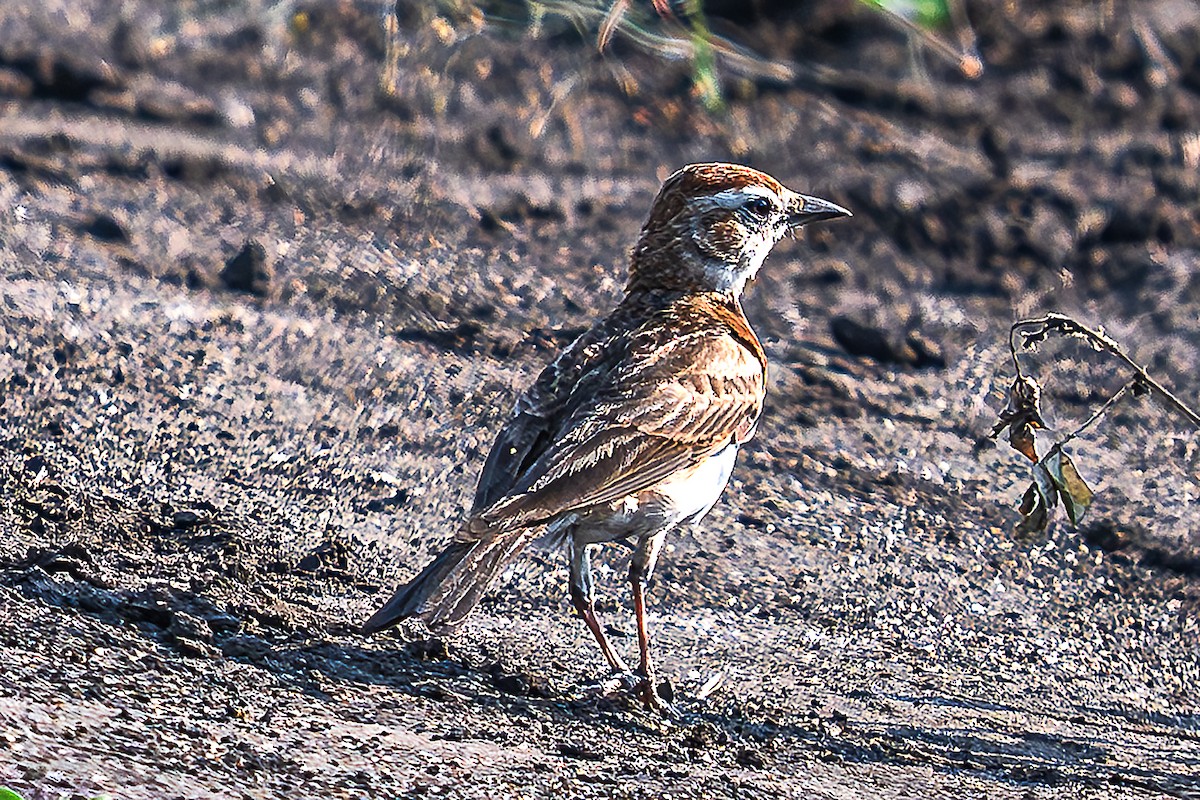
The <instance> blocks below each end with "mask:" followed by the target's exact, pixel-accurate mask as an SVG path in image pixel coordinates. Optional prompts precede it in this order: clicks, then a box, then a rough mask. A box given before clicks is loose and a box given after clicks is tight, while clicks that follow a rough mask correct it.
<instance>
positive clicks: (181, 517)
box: [171, 509, 210, 528]
mask: <svg viewBox="0 0 1200 800" xmlns="http://www.w3.org/2000/svg"><path fill="white" fill-rule="evenodd" d="M208 522H210V519H209V517H208V515H207V514H205V513H204V512H202V511H193V510H192V509H182V510H180V511H176V512H175V513H174V514H172V515H171V524H172V525H174V526H175V527H176V528H194V527H196V526H197V525H204V524H207V523H208Z"/></svg>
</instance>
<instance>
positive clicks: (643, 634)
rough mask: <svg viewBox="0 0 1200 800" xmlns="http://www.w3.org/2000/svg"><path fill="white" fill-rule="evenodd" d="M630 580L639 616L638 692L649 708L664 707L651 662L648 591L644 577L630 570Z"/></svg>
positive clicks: (636, 614) (635, 607)
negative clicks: (647, 610) (643, 580)
mask: <svg viewBox="0 0 1200 800" xmlns="http://www.w3.org/2000/svg"><path fill="white" fill-rule="evenodd" d="M629 582H630V584H631V585H632V587H633V613H634V616H636V617H637V635H638V670H637V671H638V675H639V676H641V680H640V681H639V682H638V685H637V694H638V697H639V698H641V701H642V702H643V703H645V704H646V707H647V708H655V709H661V708H662V700H661V699H660V698H659V696H658V691H657V689H656V688H655V686H654V666H653V665H652V664H651V663H650V632H649V631H648V630H647V629H646V593H645V591H644V589H643V585H642V577H641V575H639V574H638V573H637V572H635V571H633V570H630V575H629Z"/></svg>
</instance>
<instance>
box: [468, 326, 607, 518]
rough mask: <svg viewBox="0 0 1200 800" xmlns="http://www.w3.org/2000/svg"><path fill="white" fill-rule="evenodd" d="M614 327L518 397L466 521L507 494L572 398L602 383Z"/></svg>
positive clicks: (586, 340)
mask: <svg viewBox="0 0 1200 800" xmlns="http://www.w3.org/2000/svg"><path fill="white" fill-rule="evenodd" d="M619 322H620V320H619V319H613V318H609V319H606V320H605V321H604V322H603V323H601V324H600V325H597V326H596V327H595V328H592V329H591V330H590V331H588V332H587V333H585V334H583V335H582V336H580V337H579V338H578V339H576V340H575V341H574V342H572V343H571V344H570V345H569V346H568V347H567V349H566V350H564V351H563V352H562V353H561V354H560V355H559V357H558V358H556V359H555V360H554V361H553V362H552V363H551V364H549V365H547V366H546V368H545V369H543V370H542V372H541V374H539V375H538V378H537V380H536V381H534V383H533V385H532V386H530V387H529V388H528V389H527V390H526V391H525V392H524V393H523V394H522V395H521V396H520V397H519V398H518V400H517V409H516V412H515V413H514V415H513V417H512V418H511V419H510V420H509V421H508V422H507V423H506V424H505V426H504V428H503V429H502V430H501V431H500V433H499V434H498V435H497V436H496V441H495V443H494V444H493V445H492V449H491V451H490V452H489V453H488V457H487V461H486V462H485V463H484V465H483V470H482V472H481V473H480V475H479V485H478V486H477V487H476V489H475V500H474V502H473V503H472V505H471V516H475V515H476V514H477V513H478V512H480V511H482V510H483V509H485V508H487V507H488V506H490V505H492V504H494V503H495V502H496V501H497V500H499V499H500V498H502V497H504V496H505V495H507V494H509V493H511V492H512V490H513V488H514V487H515V486H516V484H517V483H518V481H520V479H521V477H522V476H523V475H524V474H525V473H526V472H528V471H529V468H530V467H531V466H533V464H534V463H535V462H536V461H537V460H538V458H540V457H541V456H542V454H543V453H545V452H546V449H547V447H548V446H549V445H550V444H551V442H553V440H554V438H555V437H556V435H557V434H558V432H559V430H560V429H561V427H562V423H563V421H564V419H566V417H567V415H568V414H569V410H570V404H571V398H572V397H573V396H575V395H576V394H577V393H579V392H581V391H582V392H585V393H586V392H588V391H590V390H591V389H592V387H594V386H596V385H598V384H600V383H601V382H603V380H604V379H605V376H606V373H607V369H606V367H607V366H608V365H609V362H611V359H610V358H606V356H608V355H609V354H610V352H611V351H612V350H613V349H614V348H616V347H620V341H619V339H620V336H619V333H620V332H621V331H623V328H622V326H620V324H619ZM614 329H615V331H614Z"/></svg>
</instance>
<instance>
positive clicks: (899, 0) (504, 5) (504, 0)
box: [380, 0, 982, 112]
mask: <svg viewBox="0 0 1200 800" xmlns="http://www.w3.org/2000/svg"><path fill="white" fill-rule="evenodd" d="M858 2H859V3H861V4H862V5H864V6H867V7H870V8H872V9H874V10H876V11H879V12H881V13H883V14H885V15H886V16H887V18H888V19H889V20H890V21H892V22H893V23H895V24H896V25H897V27H899V28H901V29H902V30H903V31H905V33H906V34H907V35H908V36H909V37H910V41H912V42H913V44H914V46H920V47H924V48H926V49H929V50H931V51H933V52H935V53H936V54H938V55H939V56H941V57H943V58H946V59H947V60H948V61H950V62H951V63H954V64H956V65H957V66H958V68H959V69H960V70H961V71H962V72H963V74H964V75H966V76H967V77H969V78H974V77H977V76H978V74H979V73H980V72H981V71H982V66H981V64H980V62H979V59H978V57H976V56H975V55H974V54H973V47H971V46H965V47H963V48H961V49H960V48H956V47H955V46H953V45H951V44H950V43H949V42H947V41H946V40H944V39H942V38H941V37H939V36H938V35H937V34H936V32H938V31H943V30H946V29H948V28H951V27H954V26H955V24H956V19H955V14H954V13H953V11H954V9H953V7H952V5H951V4H952V2H953V0H858ZM402 5H403V4H402V3H399V2H398V3H397V5H396V13H395V14H390V15H388V21H387V22H385V28H386V32H387V35H388V40H389V41H394V40H395V39H396V32H397V29H396V18H397V16H411V15H412V13H413V11H412V9H411V8H407V9H405V10H403V11H402ZM424 9H425V11H424V13H425V14H426V17H427V18H426V20H425V23H426V24H430V25H454V26H459V25H466V26H467V27H469V28H473V29H474V30H475V31H476V32H477V31H479V30H481V29H482V27H483V25H484V24H485V23H486V24H493V25H507V26H514V25H523V26H524V27H525V28H527V29H528V30H529V31H530V32H532V33H533V34H534V35H537V34H540V33H541V32H542V31H543V30H544V29H545V28H546V27H547V25H548V24H549V23H550V21H551V20H559V21H565V22H566V23H567V24H568V25H570V26H573V27H574V28H575V29H576V30H577V31H578V32H579V34H580V36H581V38H583V39H585V40H586V39H590V38H592V37H595V42H596V48H597V50H598V51H599V52H605V51H606V50H607V49H608V47H609V45H610V44H611V43H612V42H613V41H614V39H616V38H618V37H620V38H621V39H622V40H623V41H625V42H627V43H629V44H631V45H633V46H634V47H637V48H639V49H641V50H643V51H646V52H649V53H653V54H654V55H657V56H658V57H660V58H662V59H664V60H668V61H680V60H685V61H687V62H688V63H689V64H690V67H691V81H692V94H693V95H694V96H695V97H696V99H697V100H698V101H699V102H700V103H701V104H702V105H703V106H704V107H705V108H706V109H708V110H709V111H714V112H715V111H720V110H721V109H722V108H724V105H725V100H724V89H723V80H722V73H723V72H725V71H728V72H729V73H731V74H734V75H738V76H741V77H745V78H751V79H759V80H768V81H774V82H780V83H787V82H790V81H791V80H793V79H794V78H795V77H796V67H795V65H794V64H792V63H790V62H788V61H784V60H780V59H772V58H768V57H764V56H762V55H760V54H758V53H755V52H754V51H753V50H751V49H749V48H747V47H745V46H744V45H742V44H740V43H738V42H734V41H732V40H730V39H729V38H726V37H724V36H721V35H719V34H716V33H714V32H713V30H712V27H711V26H710V25H709V21H708V17H707V15H706V14H705V7H704V0H436V2H434V3H433V4H431V5H429V6H424ZM439 38H447V37H443V36H441V35H439ZM449 38H453V37H449ZM395 69H396V67H395V59H394V57H392V56H391V55H389V58H388V60H387V63H386V64H385V67H384V74H383V76H382V78H381V82H380V83H381V88H382V89H383V91H384V92H385V93H387V92H388V91H389V87H392V86H394V84H395Z"/></svg>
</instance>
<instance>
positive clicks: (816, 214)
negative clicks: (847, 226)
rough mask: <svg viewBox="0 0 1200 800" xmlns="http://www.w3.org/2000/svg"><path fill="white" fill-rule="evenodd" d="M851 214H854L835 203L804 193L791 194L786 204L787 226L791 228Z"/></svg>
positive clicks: (850, 215)
mask: <svg viewBox="0 0 1200 800" xmlns="http://www.w3.org/2000/svg"><path fill="white" fill-rule="evenodd" d="M852 216H854V215H853V214H851V213H850V212H849V211H848V210H846V209H844V208H842V207H841V206H839V205H838V204H837V203H831V202H829V201H828V200H822V199H821V198H819V197H810V196H808V195H805V194H793V195H792V198H791V203H789V204H788V226H789V227H792V228H799V227H800V226H802V225H807V224H808V223H810V222H820V221H821V220H826V219H837V218H838V217H852Z"/></svg>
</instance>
